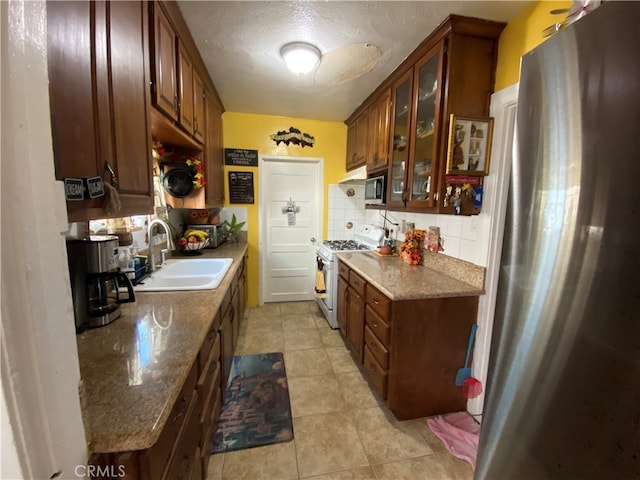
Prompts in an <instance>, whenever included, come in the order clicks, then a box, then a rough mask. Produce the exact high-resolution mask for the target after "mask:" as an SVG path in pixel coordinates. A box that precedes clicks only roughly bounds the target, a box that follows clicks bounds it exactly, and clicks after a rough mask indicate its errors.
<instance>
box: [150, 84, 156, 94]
mask: <svg viewBox="0 0 640 480" xmlns="http://www.w3.org/2000/svg"><path fill="white" fill-rule="evenodd" d="M149 87H150V88H151V93H152V94H155V93H156V84H155V83H153V82H149Z"/></svg>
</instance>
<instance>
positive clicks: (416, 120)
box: [347, 15, 505, 214]
mask: <svg viewBox="0 0 640 480" xmlns="http://www.w3.org/2000/svg"><path fill="white" fill-rule="evenodd" d="M504 26H505V24H504V23H499V22H492V21H488V20H481V19H477V18H467V17H461V16H458V15H450V16H449V17H448V18H447V19H446V20H445V21H444V22H442V23H441V24H440V25H439V26H438V28H436V30H435V31H434V32H432V34H431V35H429V36H428V37H427V38H426V39H425V40H424V41H423V42H422V43H421V44H420V45H419V46H418V48H416V49H415V50H414V51H413V52H412V53H411V54H410V55H409V56H408V57H407V59H406V60H405V61H404V62H402V64H401V65H399V66H398V68H397V69H396V70H395V71H394V72H393V73H392V74H391V75H390V76H389V77H388V78H387V79H386V80H385V81H384V82H383V83H382V84H381V85H380V86H379V87H378V88H377V89H376V91H375V92H374V93H373V94H372V95H370V96H369V98H367V100H366V101H365V102H364V103H363V104H362V105H361V106H360V107H358V109H357V110H356V111H355V112H354V113H353V114H352V116H351V117H350V118H349V119H348V120H347V124H348V125H351V124H352V123H354V122H355V123H356V127H357V120H358V119H360V117H361V116H363V113H360V112H368V115H369V122H368V124H369V132H368V140H367V148H368V149H369V150H368V152H367V154H366V155H367V171H368V172H371V171H374V172H376V173H382V172H384V171H385V167H384V161H385V160H386V161H387V164H388V166H387V169H386V172H387V205H386V206H387V208H389V209H391V210H408V211H412V212H432V213H454V208H453V205H452V203H453V202H451V199H450V198H449V197H448V194H449V192H450V191H451V190H452V188H451V185H454V184H456V182H458V183H460V182H463V181H464V179H463V178H462V177H459V178H460V180H458V179H456V177H455V171H452V172H450V174H449V175H447V152H448V148H447V146H448V135H449V118H450V115H451V114H456V115H460V116H472V117H473V116H475V117H487V116H488V115H489V103H490V100H491V94H492V93H493V88H494V80H495V67H496V62H497V51H498V39H499V37H500V33H501V32H502V30H503V28H504ZM389 91H390V92H391V93H390V96H389V97H387V96H388V95H389V93H388V92H389ZM387 98H390V100H387ZM385 106H386V108H388V110H387V114H386V115H385V114H384V113H383V112H384V110H385ZM372 116H373V117H376V118H371V117H372ZM383 119H388V120H389V121H390V124H389V126H388V128H389V130H388V132H389V133H388V135H387V139H386V140H387V141H386V143H384V140H385V139H384V137H385V135H384V130H385V124H384V122H383ZM376 126H377V128H376ZM353 132H354V134H355V135H356V141H355V144H354V145H355V147H353V148H355V151H356V152H357V153H359V152H360V151H361V150H360V149H359V148H360V147H359V146H358V139H359V137H358V133H359V132H358V129H357V128H354V129H353ZM385 148H386V149H387V150H386V152H385ZM347 160H348V161H349V160H350V158H348V159H347ZM376 169H377V170H378V171H376ZM462 173H467V172H462ZM479 183H480V184H481V183H482V180H480V181H479ZM467 203H468V202H467ZM463 204H464V202H463ZM462 213H463V214H472V213H478V211H477V210H475V209H474V210H473V211H464V208H463V211H462Z"/></svg>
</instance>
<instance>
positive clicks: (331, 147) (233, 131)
mask: <svg viewBox="0 0 640 480" xmlns="http://www.w3.org/2000/svg"><path fill="white" fill-rule="evenodd" d="M289 127H294V128H297V129H298V130H300V131H301V132H304V133H308V134H309V135H312V136H313V137H314V138H315V144H314V146H313V148H309V147H304V148H303V147H301V146H300V145H289V146H286V145H285V144H284V143H280V145H278V146H276V143H275V142H274V141H273V140H271V139H270V138H269V136H270V135H272V134H274V133H276V132H278V131H280V130H289ZM222 129H223V136H222V138H223V144H224V148H246V149H250V150H258V153H259V154H260V155H280V156H290V157H320V158H324V183H325V186H324V208H323V212H327V211H328V202H329V200H328V192H327V185H328V184H330V183H336V182H337V181H338V180H339V179H340V178H342V177H343V176H344V175H345V173H346V170H345V158H346V156H347V127H346V125H345V124H344V123H342V122H323V121H318V120H308V119H303V118H291V117H276V116H269V115H253V114H246V113H235V112H225V113H224V115H223V116H222ZM224 170H225V173H224V176H225V199H226V202H227V205H228V201H229V185H228V183H227V171H229V170H234V171H248V172H253V173H254V175H253V183H254V190H255V198H256V203H255V204H253V205H245V204H233V206H234V207H236V206H237V207H247V230H248V240H249V265H248V267H249V272H248V273H249V277H248V286H249V299H248V304H249V305H250V306H255V305H257V304H258V284H259V278H260V277H259V266H258V228H259V224H258V200H259V198H260V192H259V191H258V187H259V182H260V180H259V179H260V171H259V168H257V167H232V166H226V165H225V167H224ZM322 230H323V231H322V235H323V237H325V236H326V234H327V217H326V216H325V217H324V219H323V227H322Z"/></svg>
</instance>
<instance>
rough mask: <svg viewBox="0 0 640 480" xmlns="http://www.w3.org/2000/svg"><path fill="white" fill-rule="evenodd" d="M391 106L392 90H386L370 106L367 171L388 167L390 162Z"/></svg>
mask: <svg viewBox="0 0 640 480" xmlns="http://www.w3.org/2000/svg"><path fill="white" fill-rule="evenodd" d="M390 108H391V92H390V90H386V91H385V92H384V93H383V94H382V95H381V96H380V98H379V99H378V100H377V101H376V102H375V103H374V104H373V105H372V106H371V107H369V129H368V137H369V138H368V141H367V143H368V148H369V149H368V152H367V153H368V155H367V172H368V173H369V172H377V171H378V170H381V169H383V170H384V169H386V168H387V165H388V164H389V144H390V137H389V117H390Z"/></svg>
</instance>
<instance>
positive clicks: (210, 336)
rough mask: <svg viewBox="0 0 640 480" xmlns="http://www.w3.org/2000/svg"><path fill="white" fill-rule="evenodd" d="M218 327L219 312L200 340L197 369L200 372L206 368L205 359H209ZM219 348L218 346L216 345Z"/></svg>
mask: <svg viewBox="0 0 640 480" xmlns="http://www.w3.org/2000/svg"><path fill="white" fill-rule="evenodd" d="M219 329H220V312H218V313H216V318H215V320H214V321H213V324H212V325H211V328H210V329H209V333H207V336H206V337H205V339H204V342H202V348H201V349H200V352H198V369H199V371H200V372H202V370H204V369H205V368H206V366H207V365H206V364H207V361H208V360H209V356H210V355H211V348H212V347H213V346H214V343H215V342H216V341H219V340H217V337H218V330H219ZM218 348H219V347H218Z"/></svg>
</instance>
